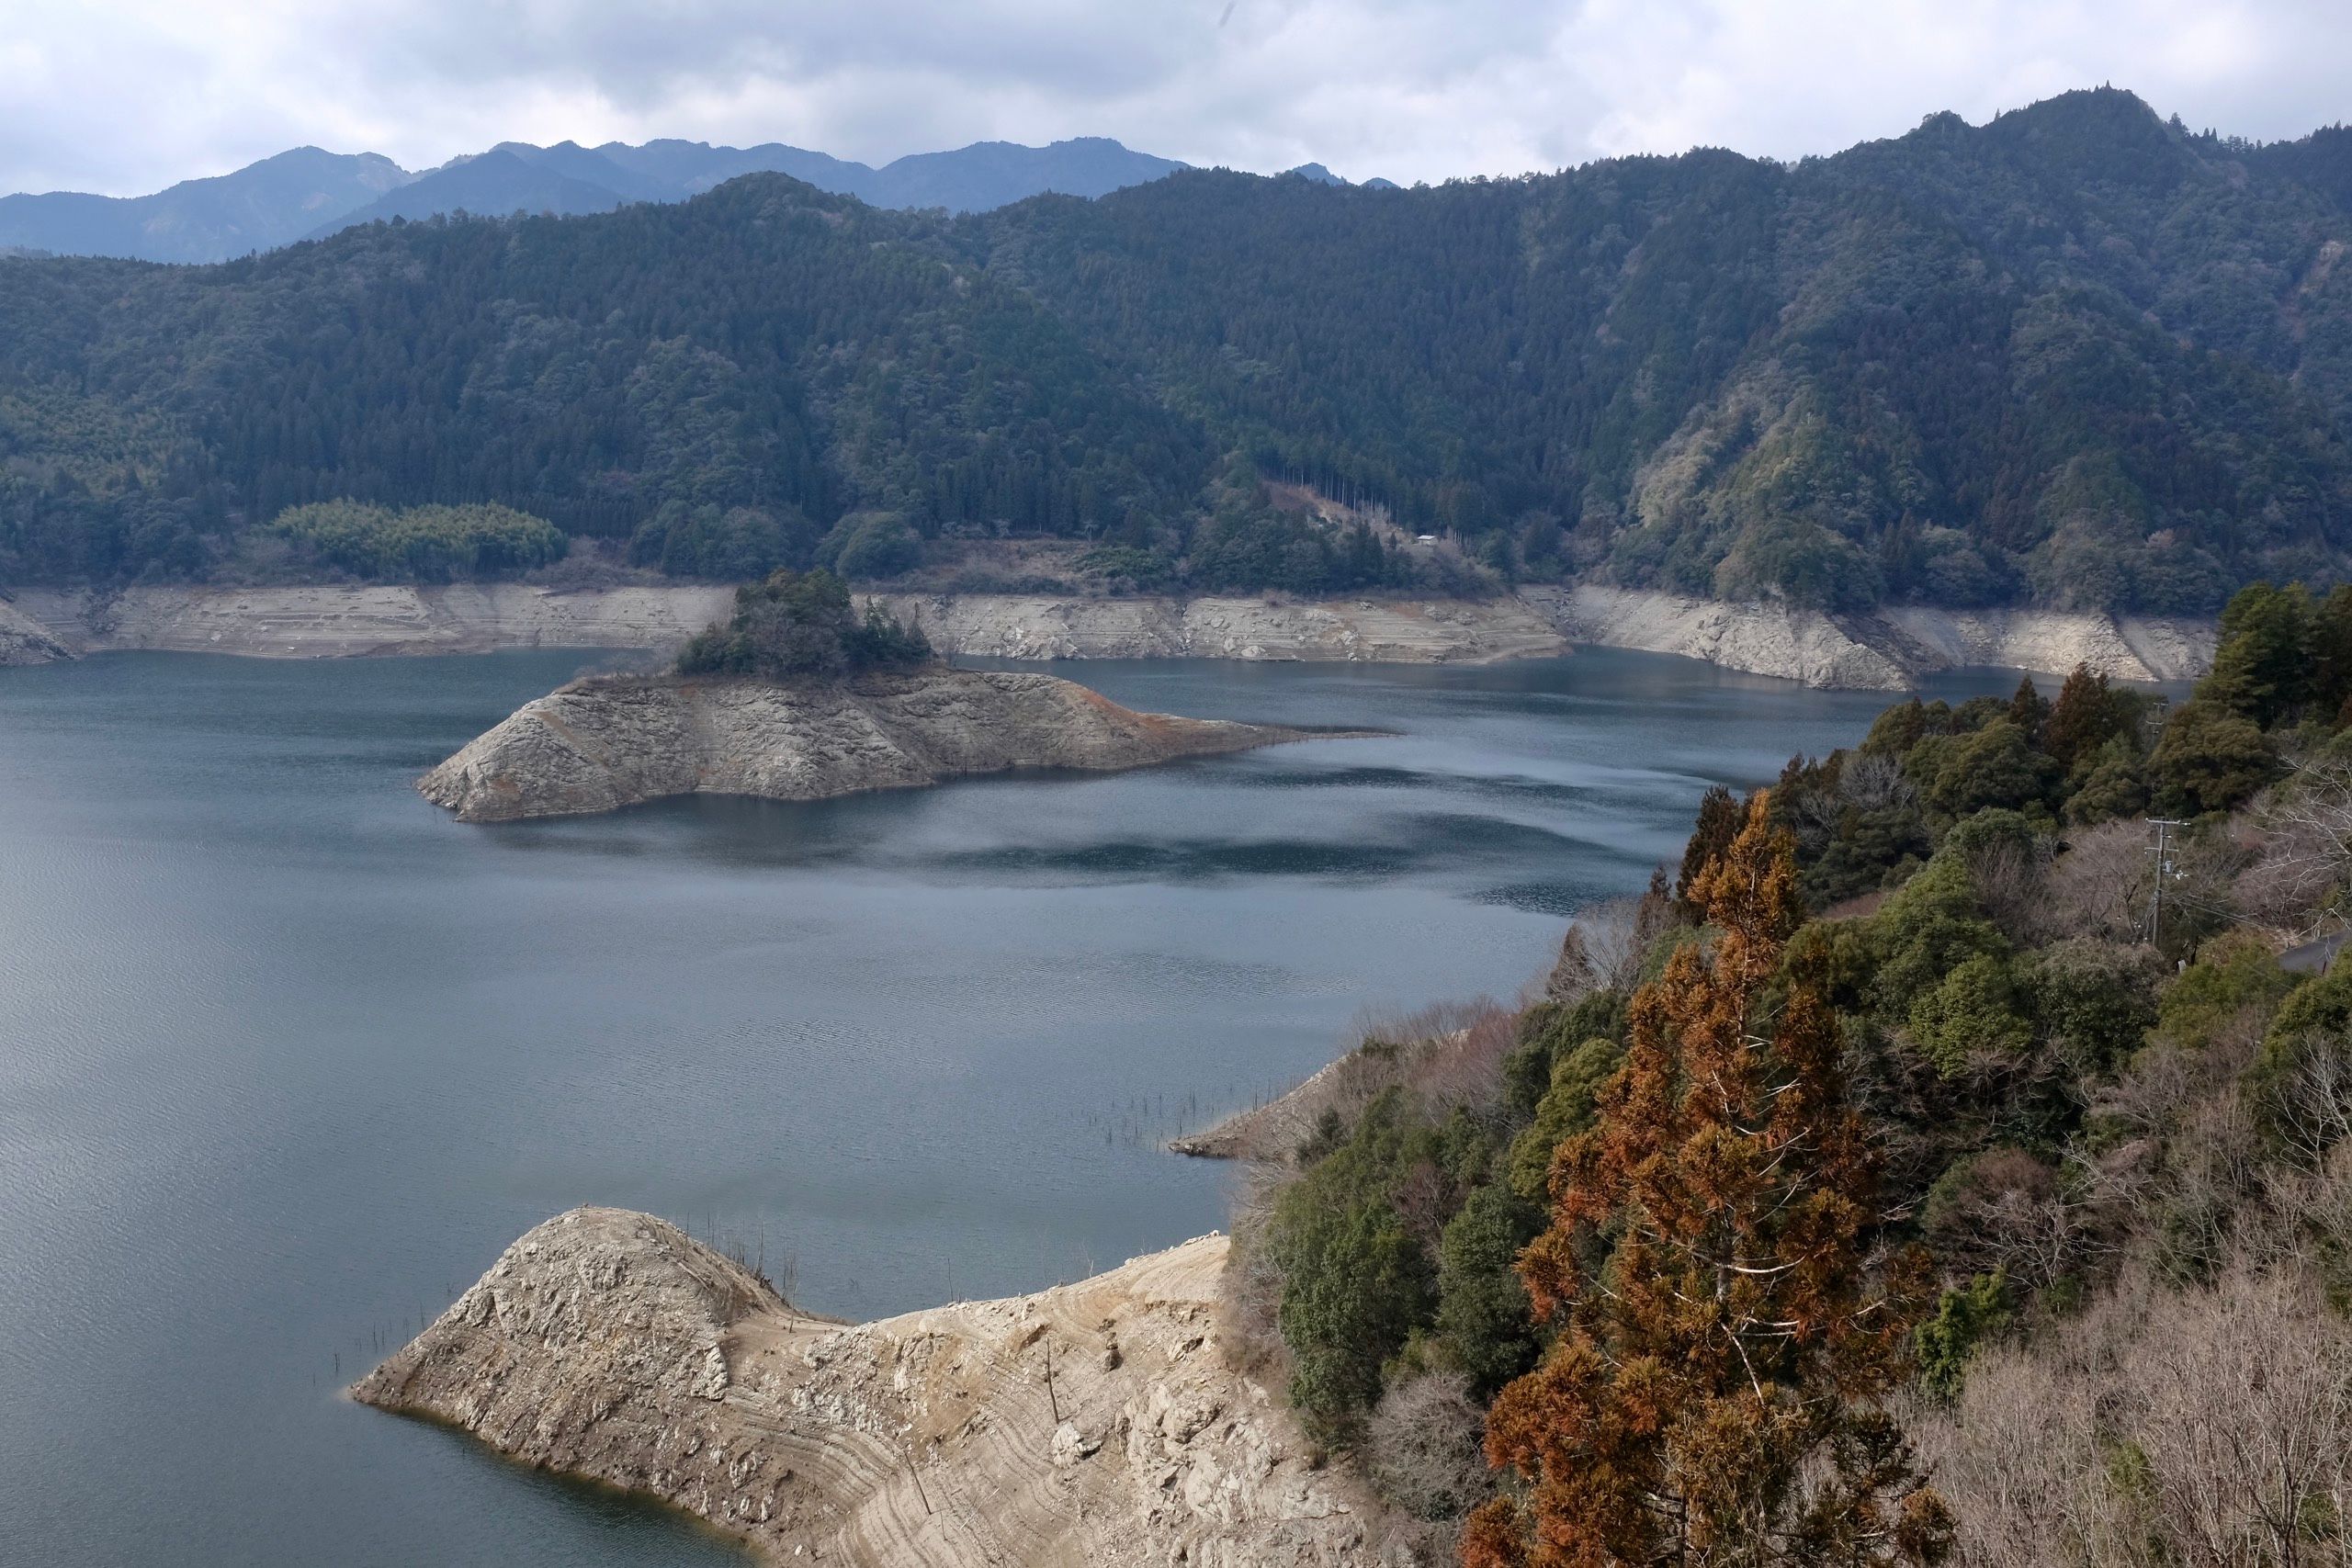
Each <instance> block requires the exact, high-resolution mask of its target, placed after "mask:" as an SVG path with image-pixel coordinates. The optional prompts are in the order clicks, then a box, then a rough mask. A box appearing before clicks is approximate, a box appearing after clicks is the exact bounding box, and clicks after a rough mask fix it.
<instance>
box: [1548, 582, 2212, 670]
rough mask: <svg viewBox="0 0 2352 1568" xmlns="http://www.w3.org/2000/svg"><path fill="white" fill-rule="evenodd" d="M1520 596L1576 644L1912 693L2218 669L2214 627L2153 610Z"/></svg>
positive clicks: (1620, 593)
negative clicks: (1962, 683) (1974, 678)
mask: <svg viewBox="0 0 2352 1568" xmlns="http://www.w3.org/2000/svg"><path fill="white" fill-rule="evenodd" d="M1521 598H1523V599H1524V600H1525V601H1526V602H1527V603H1528V604H1531V605H1533V606H1535V607H1537V608H1539V609H1541V610H1542V611H1543V612H1544V615H1546V616H1547V617H1549V618H1550V620H1551V621H1552V623H1553V624H1554V625H1555V626H1557V627H1558V628H1559V629H1560V631H1561V633H1562V634H1563V635H1564V636H1566V637H1567V639H1568V640H1569V641H1570V642H1579V643H1592V644H1595V645H1598V646H1600V647H1604V648H1631V649H1644V650H1645V651H1647V652H1651V653H1676V654H1681V655H1683V656H1684V657H1686V658H1690V659H1703V660H1707V661H1708V662H1709V663H1711V664H1719V665H1721V666H1723V667H1724V669H1726V670H1740V671H1747V672H1749V673H1751V674H1757V675H1775V676H1779V677H1781V679H1783V680H1790V681H1802V682H1804V683H1805V684H1806V685H1808V686H1822V687H1833V688H1841V689H1849V690H1858V691H1886V692H1900V691H1906V690H1908V689H1910V688H1911V687H1912V686H1914V685H1916V684H1917V682H1918V680H1919V678H1920V677H1921V676H1922V675H1928V674H1932V673H1934V672H1935V671H1939V670H1951V669H1956V668H1960V667H1963V666H1974V665H1989V666H1993V667H1996V668H2003V669H2011V670H2027V671H2035V672H2037V673H2042V674H2056V675H2063V674H2064V673H2066V672H2067V671H2071V670H2073V669H2074V668H2075V666H2076V665H2077V664H2082V665H2087V666H2088V667H2089V668H2090V669H2091V671H2093V672H2094V673H2097V674H2103V675H2106V676H2108V677H2109V678H2110V679H2114V680H2119V681H2151V682H2164V681H2187V680H2193V679H2195V678H2196V677H2197V676H2199V675H2202V674H2203V673H2204V672H2205V671H2207V670H2209V669H2211V667H2212V662H2213V645H2214V641H2215V635H2216V628H2215V627H2214V626H2213V624H2212V623H2211V622H2207V621H2192V620H2178V619H2163V618H2158V617H2153V616H2132V615H2125V616H2116V615H2098V614H2092V613H2088V612H2080V611H2071V610H1939V609H1931V608H1927V607H1924V606H1918V605H1905V606H1894V607H1889V608H1884V609H1881V610H1876V611H1872V612H1870V613H1868V614H1863V615H1826V614H1824V613H1823V612H1821V611H1818V610H1802V609H1795V608H1792V607H1790V606H1788V605H1784V604H1724V603H1721V602H1719V601H1717V600H1713V599H1685V598H1680V597H1678V596H1677V595H1674V594H1671V593H1655V592H1646V591H1640V590H1634V589H1625V588H1605V587H1600V586H1598V585H1595V584H1589V583H1580V584H1577V586H1575V587H1573V588H1541V587H1532V588H1528V589H1525V590H1523V591H1522V592H1521Z"/></svg>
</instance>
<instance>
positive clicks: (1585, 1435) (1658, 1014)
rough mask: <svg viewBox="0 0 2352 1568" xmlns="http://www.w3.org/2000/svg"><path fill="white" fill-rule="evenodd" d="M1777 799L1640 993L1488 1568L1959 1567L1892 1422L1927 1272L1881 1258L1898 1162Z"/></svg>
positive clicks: (1599, 1129) (1751, 825) (1514, 1422)
mask: <svg viewBox="0 0 2352 1568" xmlns="http://www.w3.org/2000/svg"><path fill="white" fill-rule="evenodd" d="M1795 880H1796V868H1795V863H1794V856H1793V853H1792V847H1791V845H1790V843H1789V840H1788V838H1787V835H1786V834H1785V832H1782V831H1780V830H1777V829H1774V828H1773V827H1772V826H1771V822H1770V815H1769V802H1768V801H1767V799H1766V798H1765V796H1764V795H1762V794H1760V793H1759V794H1758V796H1757V797H1756V798H1755V799H1754V800H1753V801H1751V802H1750V803H1749V805H1748V808H1747V813H1746V820H1745V822H1744V824H1743V825H1742V826H1741V827H1740V829H1739V830H1738V832H1737V834H1736V837H1734V838H1733V839H1732V840H1731V841H1730V842H1729V843H1728V845H1727V846H1726V847H1725V848H1724V851H1723V852H1722V853H1721V854H1720V855H1718V856H1717V857H1716V858H1714V859H1713V861H1712V862H1711V863H1709V864H1708V865H1707V866H1706V868H1705V869H1704V870H1703V871H1702V872H1701V873H1700V874H1699V875H1698V876H1697V877H1696V878H1695V879H1694V881H1693V884H1692V886H1691V893H1692V894H1693V895H1694V901H1695V902H1696V903H1698V904H1699V906H1700V907H1701V908H1703V909H1705V911H1706V912H1707V919H1708V921H1709V923H1710V925H1712V926H1713V928H1714V935H1713V941H1712V942H1711V943H1710V944H1709V945H1708V946H1707V947H1706V948H1704V949H1702V948H1701V947H1699V946H1696V945H1694V946H1691V947H1686V948H1684V949H1683V950H1682V951H1681V952H1679V953H1677V954H1676V955H1675V956H1674V958H1673V959H1672V961H1671V962H1670V963H1669V964H1668V966H1667V968H1666V971H1665V973H1664V974H1663V975H1662V976H1660V977H1659V979H1658V980H1657V982H1655V983H1654V984H1652V985H1649V986H1646V987H1643V989H1642V990H1641V991H1639V992H1638V993H1636V995H1635V997H1634V1002H1633V1007H1632V1011H1631V1016H1630V1040H1629V1045H1628V1050H1627V1054H1626V1061H1625V1065H1624V1066H1623V1069H1622V1070H1621V1071H1620V1072H1619V1073H1618V1074H1617V1076H1616V1077H1614V1078H1613V1079H1611V1082H1610V1083H1609V1085H1608V1086H1607V1087H1606V1089H1604V1090H1603V1091H1602V1093H1601V1095H1600V1116H1599V1119H1598V1121H1597V1122H1595V1124H1594V1126H1593V1128H1592V1130H1591V1131H1589V1132H1588V1133H1584V1134H1578V1135H1577V1136H1576V1137H1573V1138H1570V1139H1568V1140H1567V1141H1566V1142H1565V1143H1563V1144H1562V1145H1560V1148H1559V1151H1558V1153H1557V1154H1556V1156H1555V1159H1554V1163H1553V1168H1552V1177H1551V1190H1552V1218H1551V1224H1550V1226H1549V1228H1547V1229H1546V1230H1545V1231H1544V1234H1543V1235H1541V1236H1539V1237H1538V1238H1537V1239H1536V1241H1535V1242H1534V1243H1533V1245H1532V1246H1531V1247H1529V1248H1528V1250H1527V1253H1526V1254H1525V1256H1524V1257H1523V1258H1522V1259H1521V1275H1522V1277H1523V1278H1524V1279H1525V1280H1526V1282H1527V1288H1528V1292H1529V1294H1530V1296H1531V1297H1532V1300H1533V1303H1534V1308H1535V1313H1536V1315H1537V1317H1538V1318H1539V1320H1543V1321H1546V1322H1550V1323H1552V1324H1554V1325H1556V1327H1557V1329H1558V1337H1557V1339H1556V1340H1555V1343H1554V1345H1553V1347H1552V1348H1551V1350H1550V1351H1549V1352H1548V1353H1547V1355H1546V1356H1545V1358H1544V1362H1543V1364H1542V1365H1541V1366H1540V1367H1538V1368H1537V1369H1536V1370H1535V1371H1532V1372H1530V1373H1529V1374H1527V1375H1526V1376H1525V1377H1523V1378H1521V1379H1520V1380H1519V1381H1518V1382H1514V1383H1512V1384H1511V1385H1510V1387H1508V1388H1506V1389H1505V1390H1504V1391H1503V1393H1502V1394H1501V1395H1500V1396H1499V1397H1498V1399H1497V1400H1496V1402H1495V1404H1494V1407H1493V1409H1492V1410H1491V1411H1490V1412H1489V1414H1488V1416H1487V1458H1488V1460H1489V1461H1490V1462H1492V1463H1493V1464H1495V1465H1496V1466H1498V1468H1503V1467H1507V1468H1509V1469H1510V1470H1513V1471H1515V1472H1517V1474H1518V1476H1519V1478H1520V1481H1521V1485H1520V1487H1519V1488H1518V1489H1517V1490H1516V1491H1515V1493H1513V1494H1512V1495H1506V1496H1504V1497H1502V1498H1499V1499H1498V1500H1496V1501H1494V1502H1492V1503H1489V1504H1488V1505H1487V1506H1486V1507H1484V1508H1482V1509H1481V1510H1480V1511H1479V1512H1478V1513H1477V1514H1476V1515H1475V1516H1473V1517H1472V1519H1471V1522H1470V1525H1469V1527H1468V1529H1466V1530H1465V1532H1464V1538H1463V1560H1464V1563H1465V1564H1466V1565H1467V1568H1625V1565H1633V1564H1642V1565H1649V1564H1673V1565H1675V1568H1766V1565H1780V1564H1816V1563H1818V1564H1865V1563H1868V1564H1893V1563H1932V1562H1939V1561H1940V1560H1942V1558H1943V1557H1944V1556H1945V1555H1946V1553H1947V1552H1948V1551H1949V1549H1950V1542H1951V1517H1950V1515H1949V1513H1948V1511H1947V1510H1946V1508H1945V1506H1944V1505H1943V1503H1942V1501H1941V1500H1940V1499H1939V1498H1938V1497H1937V1495H1935V1493H1934V1492H1932V1491H1931V1490H1929V1489H1928V1488H1927V1487H1926V1486H1925V1485H1924V1484H1923V1483H1922V1481H1921V1478H1920V1477H1919V1475H1918V1473H1917V1471H1916V1469H1915V1468H1914V1466H1913V1464H1912V1461H1911V1453H1910V1448H1909V1445H1908V1443H1907V1441H1906V1440H1905V1437H1904V1435H1903V1432H1902V1431H1901V1429H1900V1428H1899V1427H1897V1425H1896V1424H1895V1423H1894V1420H1893V1419H1891V1418H1890V1417H1889V1416H1888V1415H1887V1414H1886V1413H1885V1411H1884V1409H1883V1399H1884V1397H1885V1395H1887V1394H1888V1393H1891V1392H1892V1391H1893V1390H1894V1388H1895V1387H1896V1385H1897V1384H1898V1383H1899V1382H1900V1381H1901V1379H1902V1377H1903V1375H1904V1371H1905V1364H1906V1352H1907V1346H1908V1340H1909V1335H1910V1331H1911V1329H1912V1326H1913V1325H1914V1324H1915V1323H1916V1322H1917V1316H1918V1311H1919V1308H1920V1306H1921V1305H1922V1304H1923V1303H1924V1300H1925V1294H1926V1292H1925V1277H1924V1269H1921V1268H1920V1267H1919V1265H1918V1264H1917V1261H1916V1260H1915V1259H1913V1258H1909V1257H1907V1256H1905V1257H1900V1258H1892V1259H1889V1258H1880V1257H1877V1256H1876V1255H1875V1235H1876V1232H1877V1230H1878V1222H1879V1215H1878V1213H1877V1210H1876V1208H1875V1207H1874V1200H1875V1197H1876V1189H1877V1181H1876V1168H1875V1161H1874V1159H1873V1157H1872V1155H1871V1149H1870V1145H1869V1140H1868V1138H1867V1136H1866V1133H1865V1129H1864V1126H1863V1123H1862V1121H1861V1118H1860V1115H1859V1114H1858V1113H1857V1112H1856V1111H1854V1109H1853V1108H1852V1106H1851V1105H1850V1104H1849V1101H1848V1099H1847V1095H1846V1089H1845V1084H1844V1082H1843V1080H1842V1077H1841V1076H1840V1073H1839V1070H1838V1054H1839V1050H1838V1021H1837V1019H1836V1016H1835V1015H1834V1014H1833V1013H1832V1012H1831V1010H1829V1008H1828V1007H1827V1006H1826V1004H1825V1003H1824V1002H1823V1000H1822V999H1821V997H1820V995H1819V994H1818V992H1817V991H1816V990H1815V988H1814V987H1811V986H1809V985H1807V984H1806V983H1804V980H1803V978H1802V977H1799V978H1798V979H1797V980H1796V982H1795V983H1793V984H1792V985H1791V986H1789V987H1785V989H1784V991H1782V992H1781V994H1779V995H1778V997H1777V1000H1776V1001H1775V1002H1774V1003H1773V1005H1771V1006H1770V1009H1769V1012H1770V1016H1766V1014H1767V1011H1768V1008H1767V997H1768V982H1769V981H1770V978H1771V976H1772V975H1773V973H1774V971H1775V970H1776V968H1777V967H1778V965H1779V963H1780V959H1781V950H1782V947H1783V944H1784V943H1785V942H1786V941H1787V939H1788V937H1789V934H1790V933H1791V932H1792V931H1793V930H1794V929H1795V927H1796V925H1797V923H1798V921H1799V919H1801V918H1802V909H1801V906H1800V905H1799V902H1798V899H1797V895H1796V887H1795Z"/></svg>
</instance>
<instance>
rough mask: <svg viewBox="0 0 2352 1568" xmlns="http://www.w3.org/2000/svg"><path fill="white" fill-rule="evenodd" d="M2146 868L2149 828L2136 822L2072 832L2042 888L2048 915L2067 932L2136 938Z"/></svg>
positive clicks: (2143, 912) (2143, 914)
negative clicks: (2064, 850) (2064, 849)
mask: <svg viewBox="0 0 2352 1568" xmlns="http://www.w3.org/2000/svg"><path fill="white" fill-rule="evenodd" d="M2149 868H2150V863H2149V859H2148V834H2147V829H2145V828H2144V827H2143V826H2142V825H2141V824H2140V823H2138V822H2129V821H2127V822H2102V823H2100V824H2099V825H2098V827H2096V828H2087V829H2083V830H2082V831H2081V832H2078V833H2075V834H2072V835H2070V836H2069V838H2068V840H2067V845H2066V852H2065V853H2064V854H2063V855H2060V856H2059V857H2058V861H2057V863H2056V864H2055V865H2053V866H2052V867H2051V872H2050V876H2049V879H2048V881H2047V883H2046V884H2045V885H2044V887H2043V895H2044V897H2045V900H2046V905H2047V913H2046V919H2047V920H2048V921H2049V923H2050V925H2051V926H2052V928H2053V929H2055V930H2057V931H2062V932H2064V934H2066V935H2068V936H2098V937H2105V938H2106V939H2107V940H2108V941H2109V942H2131V941H2135V940H2137V939H2138V938H2140V937H2141V936H2142V935H2143V934H2144V928H2145V926H2146V924H2147V909H2148V875H2149Z"/></svg>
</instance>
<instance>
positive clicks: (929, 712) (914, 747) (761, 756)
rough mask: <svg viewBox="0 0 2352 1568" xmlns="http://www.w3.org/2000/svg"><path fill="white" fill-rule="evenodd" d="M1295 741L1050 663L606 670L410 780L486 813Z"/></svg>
mask: <svg viewBox="0 0 2352 1568" xmlns="http://www.w3.org/2000/svg"><path fill="white" fill-rule="evenodd" d="M1297 739H1305V735H1304V734H1303V732H1301V731H1298V730H1295V729H1279V728H1271V727H1268V726H1264V725H1252V724H1237V723H1234V722H1231V721H1229V720H1225V719H1199V718H1178V717H1174V716H1170V715H1167V714H1151V713H1137V712H1136V711H1135V710H1133V709H1131V708H1124V707H1121V706H1120V705H1118V704H1116V703H1114V702H1112V701H1111V700H1110V699H1109V698H1107V697H1104V696H1103V695H1101V694H1098V693H1095V692H1091V691H1089V690H1087V688H1085V687H1084V686H1080V685H1079V684H1077V683H1076V682H1069V681H1062V680H1057V679H1056V678H1055V677H1053V676H1050V675H1035V674H1026V673H1015V672H1008V671H970V670H944V669H943V670H928V671H917V672H913V673H909V674H870V675H861V676H858V677H856V678H854V679H853V680H848V681H809V682H767V681H753V680H736V679H717V678H711V679H703V678H685V677H678V676H604V677H598V678H594V679H591V680H586V681H576V682H572V683H571V685H568V686H565V687H562V688H560V690H558V691H556V692H554V693H552V694H549V695H548V696H544V697H541V698H539V699H538V700H537V701H536V702H531V703H526V704H525V705H523V706H522V707H521V708H519V709H517V710H516V711H515V713H514V714H513V715H511V716H509V717H507V718H506V719H505V720H504V721H503V723H501V724H499V725H498V726H497V727H496V728H492V729H491V730H490V731H488V732H487V733H485V734H483V735H481V737H479V738H477V739H475V740H474V741H473V742H472V743H471V744H469V745H468V746H467V747H466V748H465V749H464V750H461V751H459V752H458V754H457V755H456V756H454V757H451V758H450V759H449V760H448V761H446V762H444V763H442V764H441V765H440V766H439V767H437V768H435V769H434V770H433V771H432V772H431V773H427V774H425V775H424V778H422V779H420V780H419V781H418V782H417V788H418V789H419V790H420V791H422V792H423V793H424V796H425V798H426V799H428V800H431V801H432V802H434V803H435V805H438V806H445V807H448V808H450V809H451V810H453V811H455V812H456V813H457V814H458V817H459V818H462V819H464V820H466V821H469V822H494V821H503V820H507V819H510V818H520V817H560V816H569V815H577V814H579V813H582V812H594V811H611V810H614V809H616V808H617V807H624V806H633V805H636V804H638V803H639V802H640V801H647V800H655V799H659V798H661V797H662V796H664V795H692V794H696V793H702V794H711V795H761V796H764V797H766V798H768V799H772V800H819V799H823V798H825V797H828V796H831V795H853V794H856V793H859V792H861V791H865V790H877V789H907V788H912V787H916V786H919V785H922V784H937V783H940V782H941V781H943V780H945V779H949V778H954V777H957V776H959V775H963V774H968V773H1001V772H1004V771H1006V770H1008V769H1012V768H1074V769H1083V770H1087V771H1091V772H1111V771H1115V770H1119V769H1125V768H1137V767H1144V766H1148V765H1149V764H1151V763H1155V762H1165V761H1173V760H1174V759H1177V758H1180V757H1193V756H1204V755H1210V754H1214V753H1218V752H1227V751H1240V750H1248V749H1250V748H1251V747H1254V746H1266V745H1271V744H1273V743H1276V742H1279V741H1285V740H1297Z"/></svg>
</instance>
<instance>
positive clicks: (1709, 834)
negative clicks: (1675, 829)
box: [1674, 784, 1747, 916]
mask: <svg viewBox="0 0 2352 1568" xmlns="http://www.w3.org/2000/svg"><path fill="white" fill-rule="evenodd" d="M1746 815H1747V813H1745V812H1744V811H1742V810H1741V809H1740V805H1739V802H1738V800H1737V799H1736V798H1735V797H1734V796H1733V795H1732V793H1731V791H1729V790H1727V789H1725V788H1724V786H1723V785H1721V784H1710V785H1709V786H1708V788H1707V793H1706V794H1704V795H1701V796H1700V797H1699V819H1698V821H1697V823H1696V824H1694V825H1693V826H1692V828H1691V837H1690V839H1689V840H1686V841H1685V842H1684V844H1683V846H1682V870H1681V873H1680V874H1679V875H1677V876H1676V877H1675V879H1674V896H1675V897H1677V898H1679V899H1680V900H1681V901H1682V905H1683V908H1685V909H1686V910H1688V911H1689V912H1690V913H1691V914H1692V915H1693V916H1695V915H1696V914H1697V912H1698V911H1697V910H1696V909H1695V908H1692V906H1691V883H1692V882H1693V881H1695V880H1696V879H1697V877H1698V875H1699V873H1701V872H1702V871H1703V870H1705V869H1706V867H1707V863H1709V862H1710V861H1713V859H1715V857H1716V856H1718V855H1720V854H1722V853H1723V852H1724V850H1726V849H1728V848H1730V847H1731V841H1732V839H1733V837H1734V836H1735V835H1736V834H1737V833H1738V831H1739V825H1740V822H1741V821H1742V819H1743V818H1745V817H1746Z"/></svg>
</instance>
